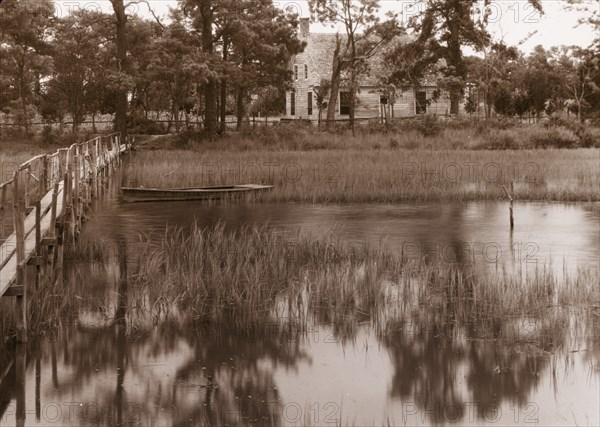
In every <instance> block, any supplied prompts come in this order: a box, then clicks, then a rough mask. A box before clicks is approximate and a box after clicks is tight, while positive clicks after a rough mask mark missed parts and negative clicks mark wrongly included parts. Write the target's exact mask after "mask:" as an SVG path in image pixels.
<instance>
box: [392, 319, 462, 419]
mask: <svg viewBox="0 0 600 427" xmlns="http://www.w3.org/2000/svg"><path fill="white" fill-rule="evenodd" d="M440 317H442V318H440ZM445 320H446V319H444V318H443V316H440V315H439V314H437V313H431V314H430V315H428V316H427V317H426V318H422V319H418V320H413V321H409V322H399V323H397V324H396V325H393V326H392V325H388V327H389V328H390V329H388V333H386V334H385V335H384V336H383V337H382V339H381V341H382V342H383V344H384V345H385V346H386V347H387V348H388V351H389V353H390V356H391V359H392V363H393V364H394V368H395V372H394V376H393V377H392V386H391V392H390V393H391V395H392V397H396V398H400V399H402V400H403V401H409V402H415V404H416V405H417V406H418V407H419V408H420V409H421V410H422V411H428V413H430V414H432V415H433V419H434V422H443V420H444V414H445V413H451V414H452V417H457V418H460V417H462V414H463V411H464V402H463V400H462V399H461V396H460V393H459V384H458V381H456V375H457V369H458V367H459V365H460V363H461V362H462V361H463V358H464V350H463V348H462V346H461V345H459V344H457V343H455V342H454V341H453V340H451V339H446V338H445V337H444V334H446V333H448V331H447V329H445V328H444V326H443V325H445V324H446V323H445Z"/></svg>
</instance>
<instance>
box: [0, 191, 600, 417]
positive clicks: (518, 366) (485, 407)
mask: <svg viewBox="0 0 600 427" xmlns="http://www.w3.org/2000/svg"><path fill="white" fill-rule="evenodd" d="M111 200H112V199H109V201H108V203H107V207H106V209H103V210H101V211H99V212H98V213H97V214H96V216H95V217H94V218H93V220H92V221H91V222H90V223H88V224H87V226H86V233H90V234H91V235H93V236H98V234H100V235H101V236H102V237H103V238H104V239H107V240H109V241H110V242H113V243H114V246H113V247H114V248H115V251H112V252H111V253H110V254H109V256H108V257H107V258H102V259H101V260H100V261H101V262H96V261H97V260H95V262H84V263H81V260H79V261H78V263H73V264H72V265H71V268H70V269H69V271H68V274H67V276H68V277H69V281H70V283H71V286H70V288H69V289H72V290H73V292H74V293H75V298H76V299H78V300H79V303H78V305H77V310H75V311H74V312H72V313H67V314H66V315H65V316H64V318H63V319H62V324H61V328H60V330H59V331H58V332H57V333H56V335H53V336H48V337H45V338H42V339H41V340H39V341H36V342H35V343H30V344H28V345H27V346H12V347H11V346H8V347H6V346H5V347H3V348H1V349H0V421H1V424H2V425H32V424H35V425H57V424H58V425H91V424H93V425H98V424H100V425H119V426H128V425H186V426H187V425H307V424H311V425H333V424H335V425H339V424H343V425H365V424H367V425H381V424H391V425H401V424H402V425H404V424H408V425H413V424H424V425H429V424H453V423H457V422H458V423H460V424H472V425H482V424H494V425H498V423H499V424H501V425H506V424H515V423H516V424H525V423H530V422H536V423H538V424H540V425H548V424H569V425H571V424H579V425H597V424H600V415H599V414H598V411H597V410H596V408H597V402H598V400H599V399H600V320H599V319H600V306H598V307H595V308H594V307H592V309H591V311H590V313H588V314H589V316H587V317H585V318H582V317H578V315H576V314H573V313H570V312H563V311H561V310H562V309H557V310H549V311H548V312H547V313H545V315H544V316H543V317H534V316H533V315H532V316H528V315H527V314H526V313H524V314H523V316H522V317H518V318H511V319H494V321H492V322H488V323H486V325H485V328H483V326H482V322H480V319H477V318H471V319H470V320H469V321H464V319H463V318H461V319H459V318H458V317H457V311H458V309H459V308H458V307H456V306H454V305H453V304H455V303H456V301H458V300H459V299H460V300H461V301H462V302H461V304H462V305H461V308H462V309H463V310H466V311H467V312H472V313H481V312H484V311H485V306H484V305H482V304H485V302H483V301H473V300H470V299H469V294H470V291H471V288H472V286H473V284H472V280H473V278H474V277H476V274H477V271H476V270H475V268H476V266H477V265H478V262H479V264H480V263H481V260H482V259H483V258H484V257H485V256H486V255H485V252H481V248H480V247H479V248H477V247H476V245H474V243H477V242H485V243H486V244H491V243H496V244H497V245H498V246H493V245H492V246H490V247H489V248H488V251H492V249H495V248H498V247H499V248H500V253H501V254H502V258H501V261H498V262H490V263H488V264H489V265H490V266H491V268H493V269H498V270H499V271H501V272H502V271H506V272H507V273H508V274H513V273H514V272H516V271H517V272H518V271H519V270H520V269H521V268H522V265H523V264H524V263H523V262H522V261H523V256H524V255H523V251H524V250H527V249H524V248H523V246H522V243H523V242H536V244H537V245H538V251H537V252H536V256H538V257H540V261H541V263H548V262H549V261H550V260H552V261H553V262H557V261H558V264H559V268H562V262H563V260H564V262H565V265H567V266H568V268H571V265H576V264H578V263H583V264H588V265H589V264H592V265H597V262H598V258H599V251H600V249H599V246H600V236H599V231H600V225H599V219H600V213H599V212H598V210H597V209H594V208H592V207H590V206H587V205H552V204H519V205H518V207H517V209H516V211H515V215H516V228H515V232H514V234H513V235H512V236H511V235H510V233H509V232H508V226H507V221H508V218H507V215H508V214H507V209H506V206H505V205H503V204H485V203H469V204H464V205H452V204H449V205H421V206H414V205H410V206H312V205H243V204H233V205H212V206H206V205H203V204H196V203H184V204H181V203H173V204H143V205H141V204H140V205H119V204H116V203H114V201H111ZM193 221H198V222H200V223H201V224H203V225H207V226H209V225H214V224H215V223H216V222H218V221H225V225H226V227H229V228H230V229H233V228H238V227H240V226H242V225H246V224H255V223H256V224H264V223H269V224H270V225H271V226H276V227H284V229H285V230H287V232H288V233H289V236H294V234H295V233H296V232H297V230H298V229H303V230H308V231H313V232H315V233H318V232H320V231H322V230H328V231H329V230H333V233H334V234H335V235H337V236H339V237H340V238H341V239H342V241H344V242H349V243H362V242H365V241H367V242H369V243H372V244H378V242H379V241H380V240H382V239H383V240H384V241H385V245H387V246H388V247H391V248H392V249H395V250H398V251H403V253H404V254H405V255H406V256H408V257H414V258H416V257H417V256H418V257H420V255H423V254H425V255H427V256H426V257H424V262H425V263H431V264H432V265H433V264H434V263H435V261H436V260H437V259H439V257H445V258H447V259H448V261H449V262H450V263H451V264H453V265H454V266H455V268H454V269H453V270H452V271H453V274H455V275H460V276H461V280H457V279H456V277H452V276H449V277H439V276H434V275H432V276H431V278H430V280H431V281H432V283H433V282H435V283H436V288H437V289H441V291H440V294H439V295H431V296H430V297H431V299H432V300H433V302H431V301H430V304H431V305H432V306H433V307H434V309H433V310H427V311H425V310H422V309H419V302H418V301H408V300H406V301H402V304H399V303H398V299H396V300H393V301H392V304H391V307H390V309H389V310H386V311H385V313H378V314H377V315H375V314H374V313H370V312H368V311H365V310H363V309H362V308H361V307H362V306H363V305H361V304H355V305H354V306H353V307H352V310H348V311H345V312H343V313H340V312H335V310H332V309H331V307H329V306H327V305H325V304H314V305H311V306H310V307H311V308H310V310H309V311H308V312H306V311H303V312H302V313H301V314H302V316H306V318H307V319H308V321H307V325H305V326H298V325H296V324H295V323H294V321H293V319H294V317H293V316H294V315H298V314H299V312H295V311H294V308H293V307H287V308H286V309H285V310H282V312H283V313H287V315H288V317H287V320H286V317H285V316H283V318H282V317H281V316H280V317H273V318H268V317H265V318H263V320H262V321H260V322H258V323H256V324H253V325H251V327H249V328H245V329H244V333H240V331H239V330H238V329H236V328H235V321H236V319H230V321H225V322H224V323H222V324H206V323H199V322H198V320H197V319H180V318H177V317H175V318H172V319H170V321H168V322H161V323H160V324H155V323H153V321H154V319H153V318H152V316H148V315H147V313H145V312H144V310H143V309H141V308H140V307H139V306H137V305H136V304H137V301H138V300H136V298H134V290H132V289H131V287H130V281H129V280H128V276H129V275H131V274H135V268H134V266H133V265H132V262H134V261H135V259H134V258H135V257H132V254H135V250H131V248H132V247H134V249H135V245H136V244H137V242H139V237H138V235H139V233H152V232H155V233H162V232H163V231H164V229H165V226H166V225H167V224H168V225H179V226H183V227H189V226H190V225H191V224H192V223H193ZM548 230H552V233H548ZM83 237H84V238H85V236H83ZM511 238H512V240H511ZM515 242H518V243H519V245H515ZM411 245H412V246H411ZM490 253H491V252H490ZM506 254H510V255H506ZM490 256H491V255H490ZM473 260H475V261H476V263H475V266H474V264H473ZM515 260H516V261H515ZM88 261H90V260H88ZM477 261H478V262H477ZM356 274H369V272H368V271H362V272H361V271H358V272H356ZM457 283H461V284H462V287H461V288H460V289H459V288H457V286H456V284H457ZM396 285H397V284H395V283H393V282H390V286H389V289H390V292H394V290H395V291H396V292H398V287H397V286H396ZM395 286H396V287H395ZM465 301H467V302H465ZM591 303H592V304H597V302H591Z"/></svg>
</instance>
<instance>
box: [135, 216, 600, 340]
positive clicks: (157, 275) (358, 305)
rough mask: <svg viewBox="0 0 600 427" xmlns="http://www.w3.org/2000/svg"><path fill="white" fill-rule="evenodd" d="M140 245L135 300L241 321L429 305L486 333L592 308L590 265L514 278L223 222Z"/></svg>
mask: <svg viewBox="0 0 600 427" xmlns="http://www.w3.org/2000/svg"><path fill="white" fill-rule="evenodd" d="M142 247H143V248H145V249H144V250H142V251H141V252H140V255H139V259H138V260H137V261H136V263H139V264H138V266H139V270H138V273H137V275H136V276H135V280H134V285H133V286H132V288H133V289H135V291H134V293H135V294H136V295H138V296H137V297H134V300H136V301H138V302H137V303H136V305H139V304H146V306H145V309H146V310H156V309H157V308H159V307H160V310H159V311H160V312H161V313H166V312H169V311H172V312H173V314H174V315H178V316H179V315H184V316H191V317H193V318H194V319H196V320H200V321H209V322H215V323H219V322H231V321H232V319H234V320H233V321H234V322H235V325H234V326H236V327H240V328H241V329H243V328H244V325H245V324H252V323H255V322H256V321H260V320H265V319H273V318H274V317H275V318H281V317H283V318H285V319H301V320H302V319H303V320H302V321H304V322H309V321H312V320H316V321H318V322H326V323H331V324H333V325H334V326H335V328H336V329H337V330H338V332H339V333H340V334H341V335H344V329H345V328H347V329H348V332H350V333H349V335H352V333H351V332H352V330H353V328H354V327H355V325H356V324H357V323H358V322H361V321H369V322H372V323H373V324H374V325H376V326H381V327H383V326H384V325H385V324H387V323H388V322H389V321H390V319H391V318H394V319H395V320H397V319H396V316H400V318H404V319H406V318H410V317H411V316H412V315H413V314H414V313H416V312H422V313H427V312H432V313H444V315H445V316H447V319H453V321H454V322H457V323H458V324H461V325H469V326H470V327H471V328H473V330H474V331H478V333H481V334H487V333H489V332H490V331H493V330H494V325H497V323H498V322H505V321H507V320H509V319H515V318H523V317H527V318H536V319H542V318H544V316H546V315H547V314H548V313H555V312H556V311H555V310H554V309H555V308H557V309H560V310H562V309H564V308H570V307H578V308H582V309H590V310H592V309H593V308H594V307H596V308H597V307H598V306H600V289H598V287H597V286H596V279H595V277H596V273H597V272H595V271H593V270H590V269H580V270H578V271H577V272H576V273H567V272H564V273H563V274H561V275H559V274H557V273H556V272H554V271H553V270H551V269H546V270H544V269H543V268H540V269H534V270H531V271H526V272H525V273H524V275H521V276H518V275H517V276H515V275H511V274H508V273H503V272H497V271H495V270H492V269H489V268H485V267H484V266H478V265H476V264H475V263H468V264H466V265H461V266H456V265H448V264H445V263H444V262H443V261H439V262H438V261H435V262H434V263H433V264H428V263H426V262H425V260H424V259H421V260H416V261H414V260H411V261H409V260H407V259H404V258H403V257H402V256H401V254H396V253H391V252H388V251H387V250H386V249H385V248H384V247H369V246H366V245H345V244H342V243H341V242H339V241H335V240H331V239H330V238H326V237H314V236H310V235H304V234H299V235H297V236H296V237H295V238H294V239H293V240H290V239H289V237H288V238H283V237H282V234H281V233H279V232H277V231H276V230H266V229H263V228H244V229H242V230H241V231H237V232H231V233H227V232H225V230H224V227H223V226H222V225H219V226H217V227H216V228H211V229H200V228H198V227H194V228H192V230H191V231H190V232H189V233H187V234H184V233H183V232H182V231H181V230H177V231H174V232H172V231H171V232H167V233H166V234H165V236H164V237H163V238H162V239H160V240H159V241H158V242H157V243H155V244H148V245H145V246H142ZM390 316H391V318H390Z"/></svg>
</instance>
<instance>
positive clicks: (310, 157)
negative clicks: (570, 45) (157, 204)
mask: <svg viewBox="0 0 600 427" xmlns="http://www.w3.org/2000/svg"><path fill="white" fill-rule="evenodd" d="M124 175H125V176H124V184H126V185H129V186H136V187H137V186H144V187H146V188H149V187H186V186H202V185H218V184H231V183H268V184H272V185H274V186H275V189H274V190H273V191H272V192H271V193H270V194H268V195H266V196H265V197H266V198H267V199H268V200H270V201H277V202H289V201H292V202H309V203H328V202H331V203H362V202H372V203H398V202H408V201H467V200H501V199H504V200H505V199H506V194H505V192H504V190H503V188H502V186H503V185H506V186H507V187H510V185H511V183H514V192H515V196H516V198H517V199H518V200H545V201H599V200H600V194H599V192H598V188H599V187H600V153H599V152H598V150H597V149H578V150H567V149H551V150H505V151H473V150H435V151H431V150H420V149H414V150H405V149H389V148H387V149H376V150H365V149H360V150H358V149H357V150H354V149H345V150H334V149H327V150H315V151H306V152H302V151H260V150H246V151H236V150H206V151H205V150H156V151H138V152H137V153H135V155H134V156H132V157H131V158H130V161H129V163H128V164H127V165H126V168H125V172H124Z"/></svg>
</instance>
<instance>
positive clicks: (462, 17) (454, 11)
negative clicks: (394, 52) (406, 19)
mask: <svg viewBox="0 0 600 427" xmlns="http://www.w3.org/2000/svg"><path fill="white" fill-rule="evenodd" d="M528 1H529V3H530V4H531V5H532V6H533V7H534V8H535V9H536V10H538V11H540V12H541V11H542V5H541V1H540V0H528ZM490 3H491V0H484V1H483V4H481V2H479V1H477V0H426V2H425V8H424V10H423V12H422V13H421V14H419V15H417V16H415V17H412V18H411V20H410V27H411V28H412V29H413V30H414V31H415V33H416V35H417V37H416V39H415V40H414V41H413V42H411V43H410V44H409V47H408V49H409V50H410V52H411V53H412V61H411V62H412V64H414V71H413V74H416V75H415V77H414V78H419V77H421V76H422V75H423V74H422V73H424V72H425V71H426V70H427V69H428V68H429V67H430V66H431V65H432V64H435V63H437V62H438V61H439V60H443V61H444V64H443V66H442V67H441V68H440V71H441V72H442V73H443V75H444V78H445V79H446V81H447V83H448V84H447V87H448V90H449V92H450V113H451V114H458V107H459V101H460V97H461V94H462V92H463V88H464V85H465V83H466V77H467V68H466V64H465V61H464V57H463V52H462V48H463V47H465V46H470V47H473V48H474V49H475V50H477V51H481V50H483V49H484V47H485V46H487V45H488V44H489V42H490V36H489V33H488V31H487V28H486V27H487V23H488V18H489V12H490V11H489V9H488V6H489V4H490ZM399 48H400V49H403V47H399ZM415 72H416V73H415Z"/></svg>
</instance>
